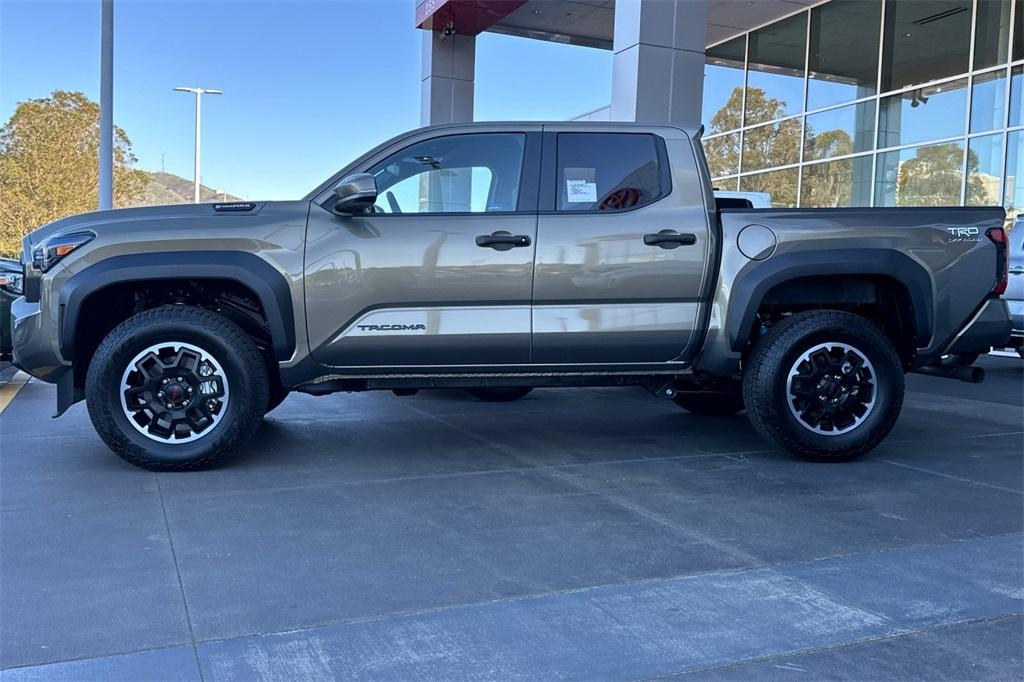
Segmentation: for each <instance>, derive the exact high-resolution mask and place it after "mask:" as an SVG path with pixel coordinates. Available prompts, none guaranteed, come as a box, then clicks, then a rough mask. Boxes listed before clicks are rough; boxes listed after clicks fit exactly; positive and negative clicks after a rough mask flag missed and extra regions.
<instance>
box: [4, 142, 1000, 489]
mask: <svg viewBox="0 0 1024 682" xmlns="http://www.w3.org/2000/svg"><path fill="white" fill-rule="evenodd" d="M699 137H700V132H699V130H690V129H684V128H678V127H672V126H645V125H636V124H606V123H501V124H497V123H495V124H465V125H448V126H439V127H431V128H424V129H420V130H416V131H413V132H410V133H407V134H405V135H401V136H399V137H396V138H395V139H393V140H390V141H388V142H386V143H384V144H382V145H381V146H379V147H377V148H375V149H373V150H372V151H370V152H368V153H367V154H365V155H363V156H362V157H360V158H358V159H356V160H355V161H353V162H352V163H351V164H350V165H349V166H347V167H345V168H344V169H343V170H341V171H340V172H339V173H337V174H336V175H335V176H334V177H332V178H330V179H328V180H326V181H325V182H324V183H323V184H322V185H320V186H319V187H317V188H316V189H314V190H313V191H312V192H311V193H310V194H309V195H307V196H306V197H305V198H303V199H301V200H298V201H273V202H262V201H261V202H252V203H248V202H242V203H231V204H199V205H189V206H166V207H154V208H133V209H125V210H118V211H107V212H99V213H90V214H86V215H80V216H74V217H71V218H66V219H63V220H58V221H56V222H54V223H51V224H49V225H46V226H45V227H41V228H39V229H38V230H36V231H35V232H33V233H31V234H29V235H28V236H27V237H26V238H25V241H24V253H23V262H24V268H25V273H24V285H23V286H24V296H23V297H22V298H19V299H17V300H16V301H15V302H14V304H13V306H12V316H13V326H14V330H13V331H14V359H15V362H16V363H17V365H18V366H19V367H21V368H22V369H24V370H26V371H27V372H29V373H31V374H32V375H33V376H36V377H38V378H40V379H42V380H44V381H49V382H54V383H56V384H57V389H58V390H57V412H58V414H60V413H63V412H64V411H65V410H66V409H67V408H68V407H69V406H70V405H72V404H73V403H75V402H76V401H79V400H82V399H85V400H86V402H87V404H88V410H89V415H90V417H91V418H92V421H93V424H94V425H95V427H96V430H97V432H98V433H99V435H100V437H101V438H103V440H104V441H105V442H106V443H107V444H108V445H109V446H110V447H111V449H113V450H114V452H116V453H117V454H118V455H120V456H121V457H123V458H124V459H126V460H128V461H129V462H132V463H134V464H137V465H139V466H143V467H146V468H149V469H157V470H175V469H192V468H197V467H203V466H208V465H212V464H214V463H217V462H220V461H221V460H223V459H224V458H225V456H227V455H228V454H229V453H230V452H231V451H232V450H234V449H235V448H237V447H238V446H239V445H240V444H241V443H242V442H243V441H244V440H245V439H246V438H247V437H249V436H250V435H251V434H252V433H253V432H254V431H255V430H256V429H257V427H258V425H259V422H260V419H261V418H262V417H263V415H264V414H265V413H266V412H267V411H269V410H272V409H274V408H275V407H276V406H277V405H278V404H280V402H281V401H282V400H283V399H284V397H285V396H286V395H287V394H288V392H289V391H301V392H304V393H311V394H317V395H319V394H327V393H333V392H337V391H364V390H374V389H386V390H393V391H396V392H398V393H411V392H414V391H415V390H417V389H422V388H437V387H449V388H466V389H469V390H470V391H471V392H473V393H474V394H475V395H477V396H479V397H481V398H483V399H485V400H486V399H491V400H503V399H514V398H516V397H521V396H523V395H525V394H526V393H527V392H528V391H529V390H530V389H531V388H534V387H543V386H624V385H640V386H644V387H646V388H647V389H649V390H650V391H651V392H652V393H654V394H656V395H659V396H661V397H664V398H668V399H671V400H674V401H675V402H676V403H677V404H678V405H679V406H680V407H682V408H684V409H686V410H689V411H691V412H695V413H699V414H711V415H725V414H733V413H736V412H739V411H741V410H743V409H746V411H747V413H748V414H749V416H750V419H751V421H752V422H753V424H754V426H755V427H756V429H757V431H758V432H759V433H761V434H762V435H763V436H764V437H765V438H766V439H768V440H769V441H771V442H773V443H776V444H778V445H779V446H781V447H784V448H786V449H788V450H790V451H791V452H793V453H795V454H797V455H799V456H800V457H803V458H805V459H809V460H815V461H842V460H849V459H852V458H854V457H857V456H859V455H861V454H863V453H865V452H867V451H868V450H870V449H871V448H873V447H874V446H875V445H877V444H878V443H879V442H880V441H881V440H882V439H883V438H885V436H886V434H887V433H888V432H889V431H890V429H891V428H892V426H893V424H894V423H895V421H896V419H897V416H898V415H899V412H900V406H901V403H902V401H903V391H904V373H905V372H907V371H921V372H929V373H933V374H938V375H942V376H949V377H958V378H961V379H966V380H974V381H976V380H980V378H981V375H982V371H981V370H980V369H979V368H976V367H971V366H970V365H969V362H970V358H971V357H972V356H974V355H975V354H977V353H983V352H986V351H987V350H988V349H989V348H990V347H991V346H993V345H1003V344H1004V343H1005V342H1006V341H1007V339H1008V337H1009V333H1010V322H1009V316H1008V313H1007V306H1006V303H1005V301H1003V300H1002V299H1001V298H1000V294H1001V293H1002V291H1003V287H1005V285H1006V275H1007V254H1006V244H1005V241H1006V240H1005V233H1004V231H1003V221H1004V215H1003V210H1002V209H1001V208H891V209H890V208H846V209H756V210H750V209H746V210H744V209H719V208H717V207H716V204H715V199H714V194H713V192H712V187H711V183H710V180H709V177H708V169H707V166H706V163H705V160H704V155H703V151H702V149H701V146H700V142H699ZM960 358H965V359H966V361H961V360H959V359H960ZM566 409H572V408H571V405H568V404H567V405H566Z"/></svg>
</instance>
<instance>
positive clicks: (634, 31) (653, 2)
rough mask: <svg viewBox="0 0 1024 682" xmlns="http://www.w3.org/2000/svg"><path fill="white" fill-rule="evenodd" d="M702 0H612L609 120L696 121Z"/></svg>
mask: <svg viewBox="0 0 1024 682" xmlns="http://www.w3.org/2000/svg"><path fill="white" fill-rule="evenodd" d="M707 23H708V1H707V0H618V1H617V2H616V3H615V35H614V40H613V49H614V52H615V56H614V59H613V62H612V104H611V119H612V120H613V121H641V122H644V123H677V124H684V125H698V124H699V123H700V114H701V98H702V96H703V89H704V87H703V86H704V42H705V38H706V36H707Z"/></svg>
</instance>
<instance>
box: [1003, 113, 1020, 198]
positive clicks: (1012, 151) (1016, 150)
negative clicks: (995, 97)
mask: <svg viewBox="0 0 1024 682" xmlns="http://www.w3.org/2000/svg"><path fill="white" fill-rule="evenodd" d="M1003 206H1004V207H1005V208H1006V212H1007V213H1010V214H1011V215H1017V214H1018V213H1020V211H1021V210H1022V209H1024V134H1022V132H1021V131H1020V130H1015V131H1013V132H1012V133H1010V134H1009V135H1008V136H1007V138H1006V186H1005V188H1004V190H1003Z"/></svg>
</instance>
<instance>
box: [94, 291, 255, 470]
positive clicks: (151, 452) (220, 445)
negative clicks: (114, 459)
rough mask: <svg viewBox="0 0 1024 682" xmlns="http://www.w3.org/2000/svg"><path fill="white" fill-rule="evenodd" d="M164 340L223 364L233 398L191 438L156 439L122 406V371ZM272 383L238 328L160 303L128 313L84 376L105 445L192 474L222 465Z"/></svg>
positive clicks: (250, 426)
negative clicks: (187, 346)
mask: <svg viewBox="0 0 1024 682" xmlns="http://www.w3.org/2000/svg"><path fill="white" fill-rule="evenodd" d="M163 342H183V343H188V344H192V345H194V346H197V347H199V348H202V349H203V350H204V351H207V352H208V353H210V354H211V355H212V356H214V357H216V358H217V361H218V362H219V363H220V365H221V366H222V367H223V370H224V375H225V378H226V380H227V382H228V384H229V386H230V399H229V400H228V401H227V403H226V406H225V407H224V413H223V416H221V417H220V421H219V422H218V423H216V424H214V425H213V426H212V427H211V428H210V431H209V432H208V433H205V434H203V435H202V436H201V437H199V438H197V439H196V440H193V441H191V442H178V443H171V442H168V443H161V442H157V441H155V440H152V439H150V438H148V437H147V436H145V435H142V434H141V433H139V432H138V431H137V430H136V429H135V428H134V427H133V426H132V424H131V423H129V421H128V417H127V416H125V412H124V409H123V408H122V405H121V395H120V391H121V382H122V374H123V372H124V371H125V369H126V368H127V367H128V365H129V364H130V363H131V360H132V358H134V357H135V356H136V355H137V354H138V353H139V352H141V351H143V350H145V349H146V348H148V347H150V346H152V345H154V344H159V343H163ZM268 386H269V381H268V377H267V369H266V365H265V364H264V361H263V357H262V356H261V355H260V351H259V350H258V349H257V348H256V345H255V343H253V340H252V339H251V338H250V337H249V336H248V335H247V334H246V333H245V332H244V331H242V329H241V328H240V327H239V326H238V325H236V324H235V323H233V322H231V321H230V320H228V319H227V318H225V317H223V316H221V315H218V314H217V313H215V312H212V311H209V310H205V309H202V308H194V307H188V306H162V307H159V308H154V309H151V310H146V311H143V312H141V313H138V314H137V315H134V316H133V317H130V318H128V319H127V320H125V321H124V322H122V323H121V324H119V325H118V326H117V327H115V328H114V329H113V331H111V332H110V333H109V334H108V335H107V337H106V338H105V339H104V340H103V341H102V342H101V343H100V346H99V348H97V349H96V352H95V353H94V354H93V357H92V361H91V362H90V364H89V369H88V372H87V374H86V382H85V397H86V404H87V406H88V410H89V417H90V418H91V419H92V423H93V426H94V427H95V429H96V432H97V433H98V434H99V436H100V438H102V439H103V442H104V443H106V444H107V446H109V447H110V449H111V450H113V451H114V453H115V454H117V455H118V456H119V457H121V458H122V459H124V460H125V461H127V462H129V463H131V464H134V465H136V466H139V467H142V468H143V469H149V470H150V471H190V470H194V469H204V468H209V467H212V466H215V465H217V464H220V463H222V462H223V461H224V460H225V459H226V458H227V457H228V456H229V455H230V454H231V452H232V451H233V450H235V449H236V448H237V447H238V446H239V445H241V444H242V443H243V442H244V441H245V440H246V439H247V438H249V437H250V436H251V435H252V434H253V433H254V432H255V431H256V429H257V427H258V426H259V424H260V420H261V419H262V417H263V412H264V409H265V407H266V406H267V404H268V403H267V399H268Z"/></svg>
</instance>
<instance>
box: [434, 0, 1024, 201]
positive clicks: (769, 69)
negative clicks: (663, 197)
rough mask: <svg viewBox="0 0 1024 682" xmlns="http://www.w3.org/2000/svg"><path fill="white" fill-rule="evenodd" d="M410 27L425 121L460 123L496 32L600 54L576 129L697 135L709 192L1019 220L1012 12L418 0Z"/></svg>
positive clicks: (850, 0) (624, 0) (1008, 2)
mask: <svg viewBox="0 0 1024 682" xmlns="http://www.w3.org/2000/svg"><path fill="white" fill-rule="evenodd" d="M416 22H417V26H419V27H420V28H422V29H425V32H424V36H423V60H422V68H423V73H422V90H423V92H422V118H423V122H424V123H440V122H447V121H468V120H472V117H473V89H474V79H475V78H474V55H475V37H476V36H477V35H478V34H479V33H481V32H484V31H491V32H498V33H504V34H508V35H515V36H521V37H523V38H530V39H541V40H551V41H557V42H562V43H568V44H575V45H581V46H587V47H595V48H601V49H608V50H611V51H612V52H613V55H614V56H613V66H612V74H611V80H612V101H611V102H610V103H609V106H607V107H605V108H602V109H599V110H597V111H593V112H588V113H584V114H581V116H580V117H579V118H581V119H587V120H612V121H622V120H636V121H643V122H651V123H664V122H669V123H679V124H697V123H701V124H703V125H704V130H705V132H704V144H705V149H706V151H707V156H708V163H709V165H710V167H711V170H712V175H713V176H714V178H715V180H714V183H715V186H716V187H717V188H720V189H731V190H742V191H758V192H770V193H771V195H772V201H773V203H774V204H775V205H777V206H811V207H823V206H949V205H1000V204H1001V205H1003V206H1005V207H1006V208H1007V209H1008V210H1011V211H1014V212H1016V211H1018V210H1022V209H1024V178H1021V175H1022V173H1024V124H1022V112H1021V109H1022V101H1024V94H1022V88H1024V28H1022V25H1024V6H1022V2H1021V0H827V1H825V2H814V1H812V0H421V1H420V2H419V4H418V6H417V10H416ZM1018 178H1021V180H1020V182H1018Z"/></svg>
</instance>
